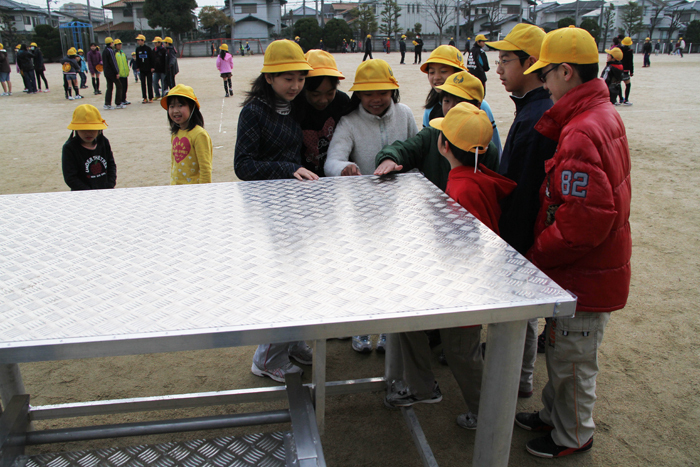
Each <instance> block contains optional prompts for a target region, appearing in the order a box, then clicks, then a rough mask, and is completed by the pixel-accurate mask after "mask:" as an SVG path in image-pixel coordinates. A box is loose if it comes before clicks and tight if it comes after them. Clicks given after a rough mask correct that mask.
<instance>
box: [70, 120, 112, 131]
mask: <svg viewBox="0 0 700 467" xmlns="http://www.w3.org/2000/svg"><path fill="white" fill-rule="evenodd" d="M68 129H69V130H106V129H107V124H106V123H105V122H104V120H103V121H102V123H71V124H70V125H68Z"/></svg>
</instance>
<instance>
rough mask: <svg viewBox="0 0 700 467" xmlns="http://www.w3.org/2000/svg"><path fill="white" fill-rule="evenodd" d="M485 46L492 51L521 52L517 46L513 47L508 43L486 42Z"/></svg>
mask: <svg viewBox="0 0 700 467" xmlns="http://www.w3.org/2000/svg"><path fill="white" fill-rule="evenodd" d="M486 45H488V46H489V47H491V48H492V49H494V50H502V51H504V52H513V51H515V50H522V49H521V48H520V47H518V46H517V45H513V44H511V43H510V42H508V41H496V42H487V43H486Z"/></svg>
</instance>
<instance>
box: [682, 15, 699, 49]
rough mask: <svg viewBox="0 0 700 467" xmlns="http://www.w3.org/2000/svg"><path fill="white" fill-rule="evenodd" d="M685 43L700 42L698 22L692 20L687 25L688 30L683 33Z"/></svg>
mask: <svg viewBox="0 0 700 467" xmlns="http://www.w3.org/2000/svg"><path fill="white" fill-rule="evenodd" d="M685 36H686V37H685V39H686V42H690V43H691V44H697V43H698V42H700V21H698V20H697V19H694V20H693V21H691V22H690V24H688V30H687V31H685Z"/></svg>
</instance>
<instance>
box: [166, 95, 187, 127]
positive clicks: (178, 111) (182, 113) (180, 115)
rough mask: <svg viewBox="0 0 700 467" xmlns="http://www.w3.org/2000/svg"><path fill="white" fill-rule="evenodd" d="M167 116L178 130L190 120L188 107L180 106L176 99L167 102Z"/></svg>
mask: <svg viewBox="0 0 700 467" xmlns="http://www.w3.org/2000/svg"><path fill="white" fill-rule="evenodd" d="M168 115H169V116H170V119H171V120H172V121H173V122H175V124H177V125H178V126H179V127H180V128H182V127H183V126H184V124H185V123H186V122H187V121H188V120H189V119H190V107H189V106H188V105H186V104H182V103H181V102H180V101H179V100H177V99H170V100H169V102H168Z"/></svg>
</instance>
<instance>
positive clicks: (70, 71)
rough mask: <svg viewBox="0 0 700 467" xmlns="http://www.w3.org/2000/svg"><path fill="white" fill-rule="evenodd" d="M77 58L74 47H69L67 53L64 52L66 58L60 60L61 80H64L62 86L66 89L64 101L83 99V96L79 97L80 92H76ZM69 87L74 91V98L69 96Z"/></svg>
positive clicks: (78, 66) (78, 68) (78, 67)
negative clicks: (61, 67) (61, 66)
mask: <svg viewBox="0 0 700 467" xmlns="http://www.w3.org/2000/svg"><path fill="white" fill-rule="evenodd" d="M77 56H78V51H77V50H75V47H71V48H70V49H68V52H66V56H65V57H63V58H62V59H61V65H63V79H64V80H65V81H64V86H65V89H66V99H68V100H71V101H72V100H73V99H82V98H83V96H81V95H80V91H78V78H77V75H78V72H79V71H80V65H79V64H78V60H77V59H76V57H77ZM71 86H72V87H73V90H74V91H75V97H73V96H72V95H71Z"/></svg>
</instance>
